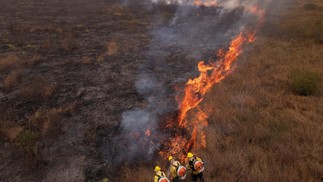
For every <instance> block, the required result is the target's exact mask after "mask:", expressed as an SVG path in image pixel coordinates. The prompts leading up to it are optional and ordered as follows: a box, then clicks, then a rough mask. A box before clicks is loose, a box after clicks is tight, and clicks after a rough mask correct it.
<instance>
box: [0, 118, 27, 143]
mask: <svg viewBox="0 0 323 182" xmlns="http://www.w3.org/2000/svg"><path fill="white" fill-rule="evenodd" d="M0 127H1V129H0V136H2V137H4V138H5V139H7V140H9V141H11V142H12V141H14V140H15V139H16V138H17V136H18V135H19V134H20V132H21V131H22V130H23V127H21V126H14V125H12V124H9V123H8V122H1V123H0Z"/></svg>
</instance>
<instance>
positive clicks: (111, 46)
mask: <svg viewBox="0 0 323 182" xmlns="http://www.w3.org/2000/svg"><path fill="white" fill-rule="evenodd" d="M117 53H118V45H117V43H116V42H115V41H111V42H109V43H108V44H107V54H108V55H109V56H114V55H116V54H117Z"/></svg>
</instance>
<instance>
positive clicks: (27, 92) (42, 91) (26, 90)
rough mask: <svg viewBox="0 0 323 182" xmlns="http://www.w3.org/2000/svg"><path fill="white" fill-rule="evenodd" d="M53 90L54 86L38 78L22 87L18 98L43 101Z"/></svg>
mask: <svg viewBox="0 0 323 182" xmlns="http://www.w3.org/2000/svg"><path fill="white" fill-rule="evenodd" d="M54 89H55V85H54V84H51V83H48V82H47V81H46V80H44V79H41V78H40V79H36V80H33V81H31V82H30V83H28V84H27V85H25V86H23V87H22V88H21V90H20V96H21V97H23V98H26V99H31V100H38V99H45V98H49V97H50V96H52V95H53V93H54Z"/></svg>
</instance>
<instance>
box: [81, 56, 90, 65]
mask: <svg viewBox="0 0 323 182" xmlns="http://www.w3.org/2000/svg"><path fill="white" fill-rule="evenodd" d="M81 63H82V64H91V63H92V58H90V57H88V56H85V57H82V59H81Z"/></svg>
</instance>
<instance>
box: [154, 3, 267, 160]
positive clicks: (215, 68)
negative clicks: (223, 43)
mask: <svg viewBox="0 0 323 182" xmlns="http://www.w3.org/2000/svg"><path fill="white" fill-rule="evenodd" d="M194 4H195V5H204V6H217V5H218V3H217V1H214V0H213V1H211V0H210V1H202V0H195V1H194ZM245 10H246V11H247V12H249V13H250V14H253V15H255V16H256V17H258V20H257V24H256V26H255V27H254V28H255V30H253V31H250V30H244V31H242V32H240V33H239V34H238V35H237V36H236V37H235V38H234V39H233V40H232V41H231V43H230V45H229V48H228V49H227V50H222V49H221V50H219V51H218V54H217V57H218V58H217V60H215V61H208V62H204V61H200V62H199V63H198V71H199V76H198V77H196V78H194V79H190V80H188V81H187V83H186V85H185V89H184V92H183V96H182V97H181V98H180V99H177V100H178V105H179V111H178V116H177V118H176V119H174V120H170V121H167V122H166V125H165V128H166V129H169V130H172V131H174V132H173V133H172V134H171V135H170V137H169V138H168V140H166V141H165V142H164V143H163V144H162V145H163V147H162V148H161V150H160V152H159V153H160V154H161V155H162V156H163V157H168V156H169V155H172V156H176V157H178V158H179V159H180V160H181V161H184V160H185V155H186V154H187V152H190V151H196V150H198V149H201V148H202V149H203V148H206V146H207V141H206V132H205V128H206V127H207V125H208V121H207V120H208V114H207V112H206V111H204V110H203V109H202V108H201V107H200V103H201V102H202V101H203V100H204V96H205V94H206V93H208V91H209V90H210V89H211V88H212V86H214V85H215V84H217V83H219V82H220V81H222V80H223V79H224V78H226V77H227V76H228V75H229V74H230V73H231V72H232V71H233V70H234V69H235V68H236V66H235V64H234V63H235V62H236V61H237V58H238V57H239V55H240V54H241V53H242V51H243V50H242V48H243V46H244V45H245V44H248V43H252V42H253V41H255V39H256V37H255V35H256V33H257V30H258V29H259V28H260V25H262V23H263V22H264V20H265V11H264V9H262V8H260V7H257V6H246V7H245Z"/></svg>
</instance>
